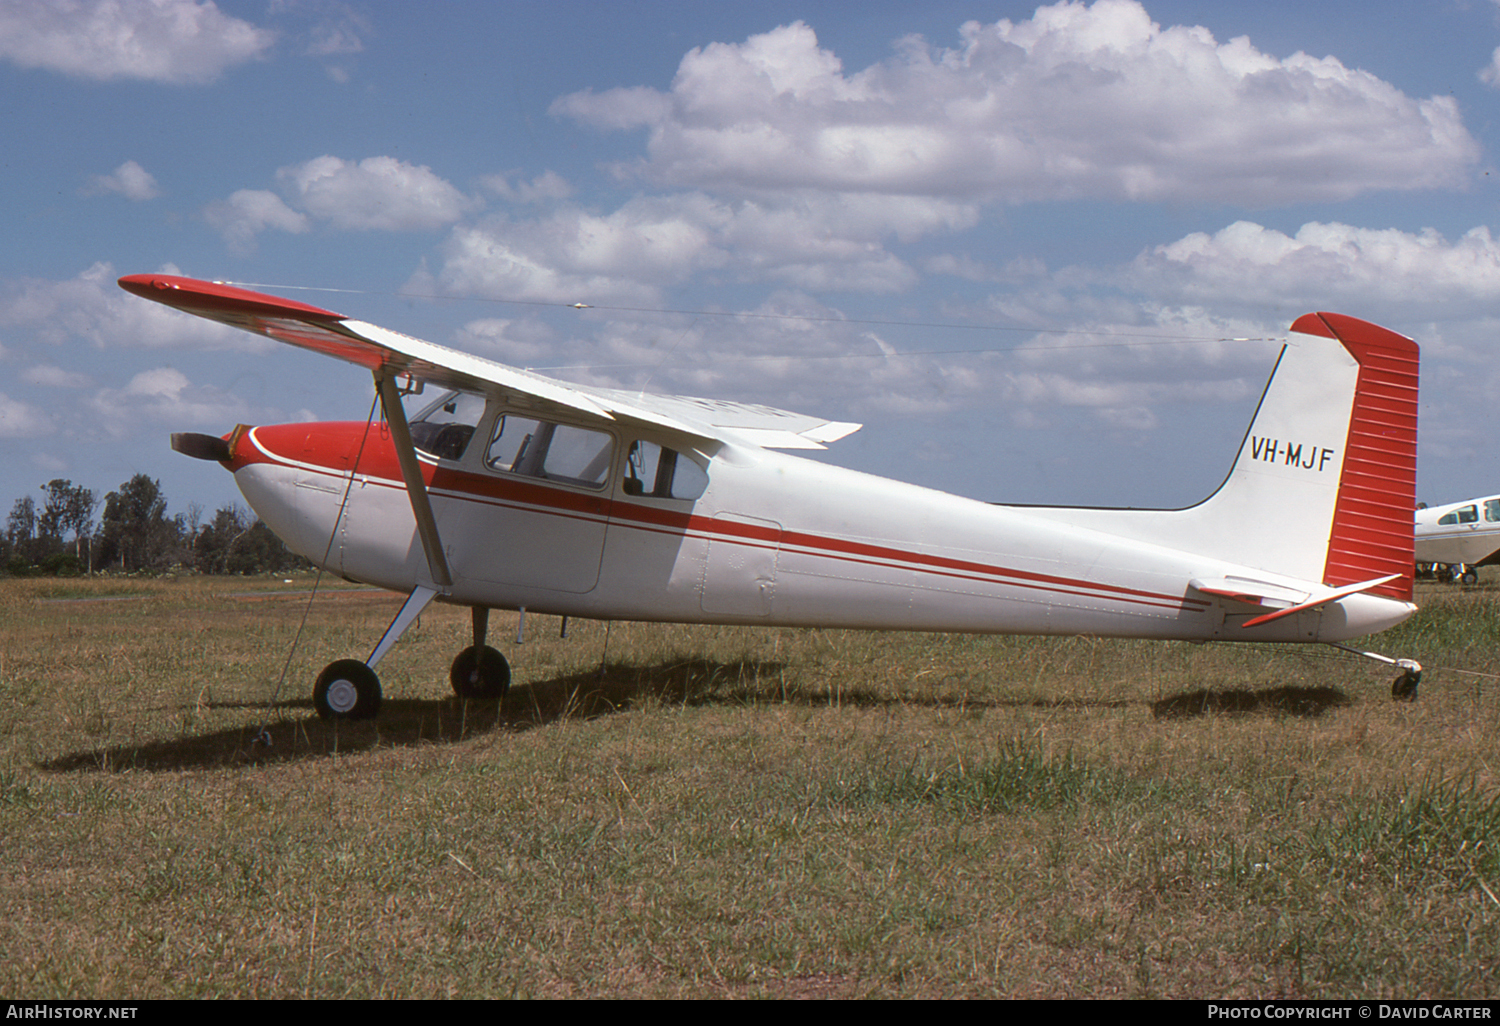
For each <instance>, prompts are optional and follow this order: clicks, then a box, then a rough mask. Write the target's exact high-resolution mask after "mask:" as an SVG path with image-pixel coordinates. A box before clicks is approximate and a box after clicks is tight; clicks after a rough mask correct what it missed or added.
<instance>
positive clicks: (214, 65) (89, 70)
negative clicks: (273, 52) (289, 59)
mask: <svg viewBox="0 0 1500 1026" xmlns="http://www.w3.org/2000/svg"><path fill="white" fill-rule="evenodd" d="M274 38H275V37H274V35H273V34H272V33H271V32H269V31H267V30H265V29H261V28H257V27H256V26H254V25H252V24H250V23H249V22H247V21H243V20H241V19H239V18H233V17H230V16H228V15H226V14H224V13H223V12H222V11H220V10H219V8H218V7H217V6H216V5H215V4H213V3H212V2H204V3H200V2H197V0H0V59H3V60H8V61H10V62H11V63H13V64H16V65H19V66H20V67H23V68H41V69H45V70H48V71H56V72H60V73H62V74H64V75H72V76H74V77H77V78H88V79H95V80H99V81H108V80H111V79H120V78H129V79H145V80H148V81H152V82H166V83H174V84H182V83H204V82H212V81H213V80H215V79H217V78H218V77H219V76H220V75H222V74H223V73H224V72H225V71H226V70H228V69H229V68H231V67H234V66H235V65H237V64H243V63H245V62H246V61H251V60H255V59H256V58H258V57H261V56H263V55H264V54H265V53H266V51H267V50H268V49H269V48H270V46H271V44H272V42H273V41H274Z"/></svg>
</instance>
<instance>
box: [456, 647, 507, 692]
mask: <svg viewBox="0 0 1500 1026" xmlns="http://www.w3.org/2000/svg"><path fill="white" fill-rule="evenodd" d="M448 682H449V683H450V684H452V685H453V693H454V694H455V695H457V696H458V697H459V698H472V699H476V700H479V701H498V700H500V699H502V698H504V697H505V693H506V692H507V691H509V690H510V663H508V662H506V661H505V657H504V656H503V655H501V654H500V653H499V652H496V651H495V650H494V649H493V648H490V646H488V645H483V646H480V647H477V648H476V647H474V646H472V645H471V646H469V647H468V648H466V649H464V650H463V651H462V652H460V653H459V654H458V657H457V658H456V659H454V660H453V666H452V668H451V669H449V671H448Z"/></svg>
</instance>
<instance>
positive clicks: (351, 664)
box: [313, 659, 380, 720]
mask: <svg viewBox="0 0 1500 1026" xmlns="http://www.w3.org/2000/svg"><path fill="white" fill-rule="evenodd" d="M313 708H315V709H317V710H318V715H319V716H320V717H322V718H323V719H325V720H373V719H374V718H375V716H376V714H377V713H379V712H380V678H379V677H377V676H375V671H374V670H372V669H370V668H369V667H368V666H366V665H365V664H364V663H362V662H360V661H359V660H358V659H340V660H339V661H338V662H336V663H329V664H328V666H327V667H326V668H325V669H324V670H323V672H322V673H320V674H318V680H317V683H315V684H314V685H313Z"/></svg>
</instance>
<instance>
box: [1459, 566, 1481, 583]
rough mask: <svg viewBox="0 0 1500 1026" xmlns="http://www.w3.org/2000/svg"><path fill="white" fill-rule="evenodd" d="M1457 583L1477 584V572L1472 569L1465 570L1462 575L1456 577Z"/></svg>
mask: <svg viewBox="0 0 1500 1026" xmlns="http://www.w3.org/2000/svg"><path fill="white" fill-rule="evenodd" d="M1458 581H1459V583H1460V584H1478V583H1479V571H1478V570H1474V569H1472V568H1466V569H1465V570H1464V572H1463V573H1461V574H1459V575H1458Z"/></svg>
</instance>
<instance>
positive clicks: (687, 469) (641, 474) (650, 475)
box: [620, 439, 708, 499]
mask: <svg viewBox="0 0 1500 1026" xmlns="http://www.w3.org/2000/svg"><path fill="white" fill-rule="evenodd" d="M623 473H624V477H623V479H622V480H621V482H620V487H621V490H622V491H624V493H625V494H626V495H639V496H643V497H645V498H649V499H696V498H698V497H699V496H700V495H702V494H703V491H704V489H706V488H707V487H708V472H707V471H705V470H704V469H703V468H702V467H700V466H699V465H698V464H697V463H696V462H695V461H694V460H692V459H690V458H689V457H687V456H684V455H683V454H682V453H679V452H678V451H677V450H675V449H668V448H665V447H664V446H660V445H657V444H656V443H655V442H648V441H645V440H644V439H638V440H636V441H634V442H631V443H630V454H629V457H628V458H627V459H626V460H625V469H624V472H623Z"/></svg>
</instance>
